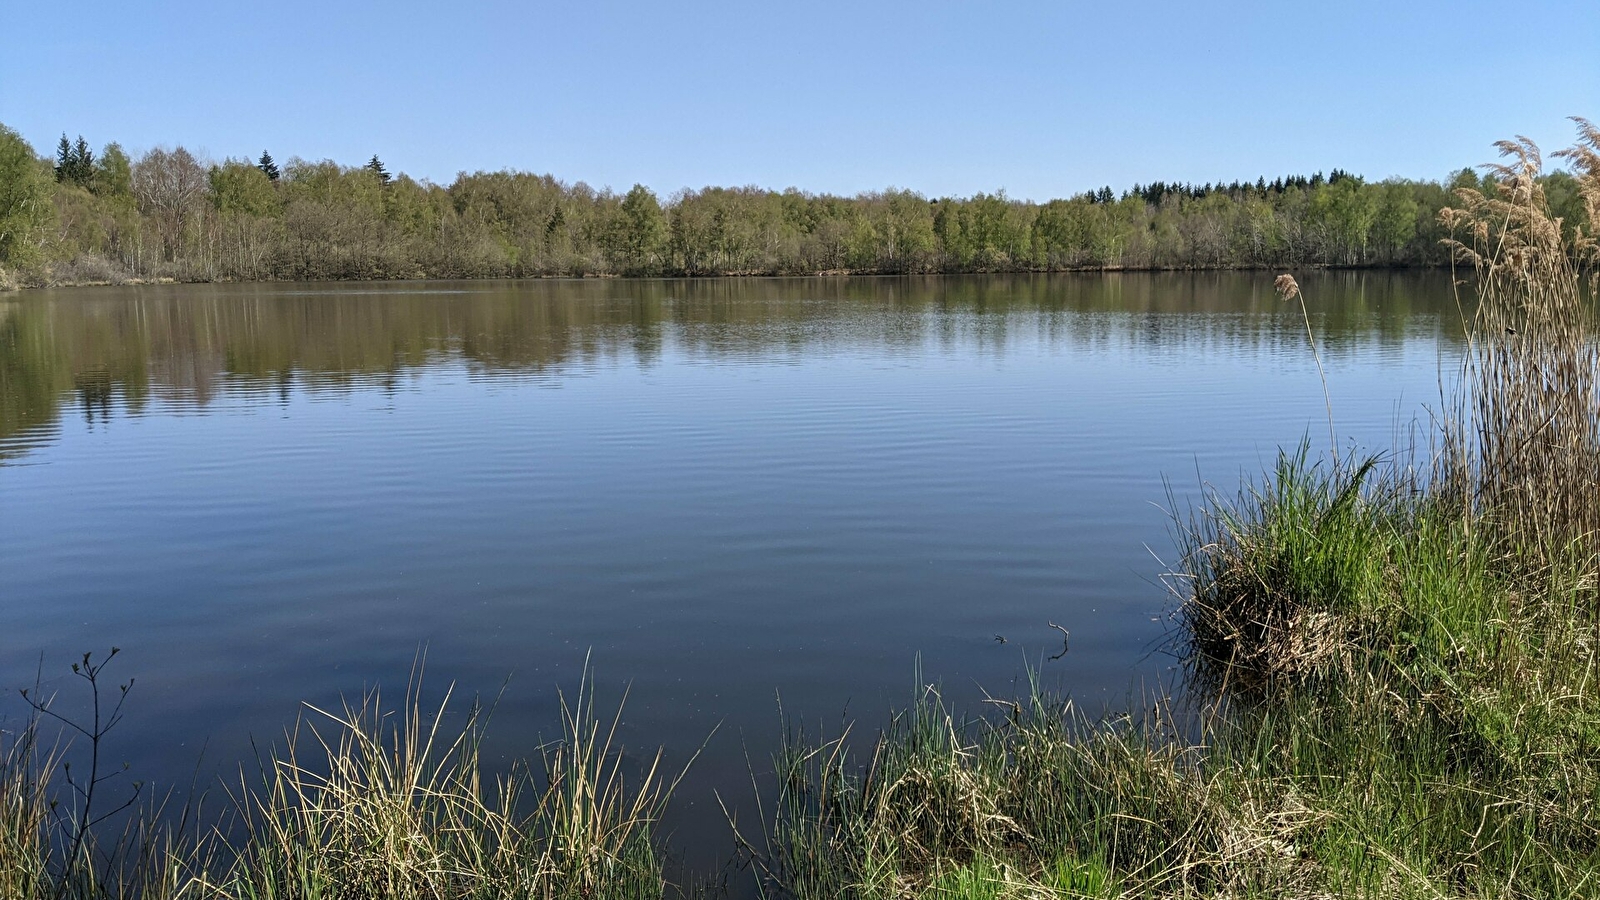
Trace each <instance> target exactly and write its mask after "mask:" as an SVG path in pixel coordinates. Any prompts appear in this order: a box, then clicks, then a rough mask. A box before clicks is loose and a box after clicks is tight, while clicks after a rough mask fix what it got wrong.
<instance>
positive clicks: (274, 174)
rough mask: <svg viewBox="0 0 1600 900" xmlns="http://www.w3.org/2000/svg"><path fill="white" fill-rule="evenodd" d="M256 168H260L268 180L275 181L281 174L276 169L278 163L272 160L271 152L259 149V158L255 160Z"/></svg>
mask: <svg viewBox="0 0 1600 900" xmlns="http://www.w3.org/2000/svg"><path fill="white" fill-rule="evenodd" d="M256 168H258V169H260V170H261V173H262V174H263V175H266V176H267V179H268V180H269V181H277V180H278V176H279V175H280V174H281V173H280V172H279V171H278V164H277V163H275V162H273V161H272V154H271V153H268V152H267V151H265V150H263V151H261V159H260V160H259V161H258V162H256Z"/></svg>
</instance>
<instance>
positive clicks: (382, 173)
mask: <svg viewBox="0 0 1600 900" xmlns="http://www.w3.org/2000/svg"><path fill="white" fill-rule="evenodd" d="M366 169H367V171H369V172H371V173H372V174H374V175H376V176H378V181H380V182H382V183H383V184H384V185H385V186H387V185H388V184H389V181H390V175H389V170H387V169H385V168H384V167H383V163H382V162H380V161H379V160H378V154H376V153H374V154H372V159H370V160H368V161H367V165H366Z"/></svg>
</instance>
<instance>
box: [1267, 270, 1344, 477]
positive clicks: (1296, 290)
mask: <svg viewBox="0 0 1600 900" xmlns="http://www.w3.org/2000/svg"><path fill="white" fill-rule="evenodd" d="M1272 289H1273V290H1275V291H1277V292H1278V296H1279V297H1282V298H1283V299H1285V300H1299V301H1300V315H1301V316H1302V317H1303V318H1304V319H1305V322H1306V340H1307V341H1308V342H1310V344H1311V358H1312V359H1314V360H1316V361H1317V378H1318V379H1320V380H1321V381H1322V403H1323V405H1324V406H1326V407H1327V408H1328V449H1330V450H1331V451H1333V457H1332V459H1333V465H1334V466H1335V467H1337V466H1338V465H1339V438H1338V437H1337V436H1336V435H1335V433H1334V430H1333V400H1332V399H1331V398H1330V397H1329V396H1328V375H1327V373H1326V372H1324V371H1322V354H1320V353H1318V352H1317V337H1316V335H1314V334H1312V332H1311V313H1310V312H1308V311H1307V310H1306V297H1305V295H1304V294H1302V293H1300V284H1299V283H1298V282H1296V281H1295V280H1294V276H1293V275H1290V274H1288V273H1287V272H1286V273H1284V274H1282V275H1279V276H1278V277H1277V278H1274V279H1272Z"/></svg>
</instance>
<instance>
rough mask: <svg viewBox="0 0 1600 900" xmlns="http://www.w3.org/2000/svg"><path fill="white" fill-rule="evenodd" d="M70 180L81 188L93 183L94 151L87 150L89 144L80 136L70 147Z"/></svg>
mask: <svg viewBox="0 0 1600 900" xmlns="http://www.w3.org/2000/svg"><path fill="white" fill-rule="evenodd" d="M72 180H73V181H74V182H76V183H77V184H79V185H81V186H82V187H88V186H89V185H90V184H91V183H92V182H93V181H94V151H93V150H90V149H89V142H88V141H86V140H84V139H83V135H81V134H80V135H78V142H77V143H76V144H74V145H73V146H72Z"/></svg>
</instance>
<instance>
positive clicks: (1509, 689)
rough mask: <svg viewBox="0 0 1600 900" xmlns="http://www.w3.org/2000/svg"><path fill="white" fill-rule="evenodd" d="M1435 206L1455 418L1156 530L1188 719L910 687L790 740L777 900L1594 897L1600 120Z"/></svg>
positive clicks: (1598, 768)
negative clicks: (913, 699) (1489, 186)
mask: <svg viewBox="0 0 1600 900" xmlns="http://www.w3.org/2000/svg"><path fill="white" fill-rule="evenodd" d="M1501 149H1502V150H1503V151H1504V152H1505V153H1507V154H1508V155H1510V156H1511V157H1512V159H1511V161H1510V162H1509V163H1508V164H1507V165H1504V166H1499V167H1496V168H1495V169H1494V173H1493V174H1494V176H1495V177H1496V179H1497V181H1498V182H1499V184H1500V185H1501V187H1500V189H1499V190H1498V191H1496V192H1493V193H1486V192H1482V191H1472V190H1468V191H1463V192H1461V193H1460V194H1459V195H1458V196H1459V206H1458V207H1457V208H1454V209H1452V210H1450V211H1449V212H1447V213H1446V215H1445V217H1444V219H1445V222H1446V224H1447V225H1449V226H1450V227H1451V228H1453V229H1455V230H1456V233H1458V234H1460V235H1461V238H1460V240H1459V242H1458V243H1455V244H1454V245H1453V250H1454V251H1455V252H1456V253H1458V254H1459V256H1460V258H1461V259H1462V260H1463V262H1464V263H1466V264H1467V265H1469V266H1471V267H1472V268H1474V269H1475V270H1476V284H1477V292H1478V298H1477V300H1478V304H1477V312H1476V314H1475V322H1474V324H1473V327H1472V328H1471V335H1470V337H1471V343H1470V346H1469V349H1468V353H1467V357H1466V364H1465V367H1464V371H1463V373H1462V383H1461V393H1460V395H1459V396H1458V398H1457V403H1456V405H1455V413H1456V414H1455V416H1454V417H1453V418H1450V419H1448V420H1447V421H1445V422H1444V423H1443V425H1442V428H1441V433H1439V434H1438V435H1436V436H1435V437H1436V439H1435V441H1434V444H1435V448H1436V451H1437V452H1436V453H1435V454H1433V455H1431V456H1430V457H1429V458H1428V459H1427V460H1425V461H1422V462H1420V463H1419V464H1418V465H1415V466H1413V465H1410V463H1411V462H1412V460H1408V459H1405V458H1397V457H1390V458H1388V459H1385V460H1379V459H1378V458H1369V459H1364V460H1358V459H1355V458H1344V459H1338V458H1328V459H1323V460H1320V461H1315V460H1313V459H1311V458H1310V456H1309V454H1308V452H1307V449H1306V447H1305V446H1302V448H1301V449H1300V450H1299V451H1298V452H1297V453H1288V454H1284V455H1282V456H1280V459H1279V461H1278V465H1277V467H1276V468H1275V470H1274V471H1272V472H1270V473H1268V474H1267V476H1266V477H1265V478H1264V480H1263V481H1262V482H1261V483H1259V484H1257V485H1254V486H1249V487H1247V488H1246V489H1245V490H1244V491H1243V493H1242V494H1241V495H1240V496H1239V497H1238V498H1237V499H1236V500H1226V501H1225V500H1223V499H1222V498H1217V497H1213V498H1212V501H1211V502H1210V503H1209V504H1208V505H1207V506H1205V507H1204V508H1202V509H1201V510H1199V511H1198V512H1197V513H1196V514H1195V515H1194V516H1193V517H1192V518H1191V519H1190V520H1189V521H1188V522H1187V523H1186V525H1185V527H1184V528H1183V529H1181V539H1182V540H1181V542H1182V544H1183V548H1182V549H1183V550H1184V551H1185V552H1184V556H1183V561H1184V562H1183V565H1182V566H1181V568H1180V572H1179V573H1177V574H1176V575H1175V582H1176V585H1177V593H1178V596H1179V598H1180V600H1181V603H1180V606H1179V609H1178V614H1179V628H1178V629H1177V637H1178V649H1179V651H1180V653H1181V655H1182V657H1183V659H1184V660H1185V662H1186V663H1187V667H1188V675H1189V678H1188V682H1187V686H1188V689H1189V691H1190V693H1189V694H1188V695H1187V696H1186V697H1185V698H1184V699H1185V701H1187V705H1185V704H1175V703H1174V702H1173V701H1168V700H1162V701H1158V702H1157V703H1156V704H1155V705H1154V707H1153V708H1152V709H1151V710H1150V712H1149V713H1140V714H1138V715H1132V716H1125V717H1122V718H1118V719H1113V720H1110V721H1103V722H1092V721H1089V720H1086V719H1085V718H1084V717H1082V716H1081V715H1079V714H1078V713H1076V712H1075V711H1074V710H1073V709H1072V707H1071V706H1070V705H1064V704H1059V703H1054V702H1052V701H1050V700H1049V699H1048V698H1044V697H1040V696H1039V695H1038V694H1037V692H1035V695H1034V696H1032V697H1029V698H1024V699H1023V700H1022V701H1021V702H1019V703H1016V704H1011V705H1009V707H1008V708H1006V709H1005V710H1003V711H1002V712H1001V713H998V714H992V715H989V716H987V717H984V718H980V719H976V720H966V721H960V720H958V719H957V718H956V717H955V716H954V715H953V714H952V713H950V712H949V711H947V710H946V709H945V708H944V707H943V706H942V704H941V703H940V702H939V701H938V698H937V696H936V695H933V694H930V695H929V696H927V697H924V698H922V700H920V701H919V703H918V704H917V705H916V706H914V707H913V708H912V709H911V710H910V711H908V712H907V713H905V714H904V715H903V716H902V717H901V718H900V719H898V720H897V721H896V722H895V723H894V724H893V725H892V726H891V727H890V728H889V729H887V730H886V731H885V732H884V733H883V735H882V736H881V737H880V738H879V740H878V741H877V743H876V744H875V745H874V746H873V747H872V749H871V751H870V754H869V755H868V757H867V758H866V759H865V760H864V761H857V760H853V759H852V757H851V755H850V753H849V748H848V747H847V745H846V743H845V742H844V741H843V740H838V741H834V742H831V743H820V744H819V743H818V742H816V741H810V742H807V741H800V742H797V743H796V744H795V745H794V746H793V747H792V748H791V750H790V751H789V753H788V754H787V755H786V756H785V757H784V759H783V761H782V763H781V765H780V776H781V777H780V785H781V787H782V795H781V802H780V804H779V807H778V811H777V813H776V815H775V817H774V822H773V825H772V827H771V829H770V832H771V834H773V835H775V840H773V841H771V843H770V845H769V846H770V847H771V849H770V851H769V852H767V853H766V854H761V853H760V852H759V851H756V852H757V857H758V858H759V859H762V860H763V862H764V865H765V871H766V873H767V875H768V877H769V878H770V880H771V882H772V883H773V884H775V885H778V886H780V887H782V888H783V889H784V890H785V891H786V892H788V893H789V894H791V895H793V896H797V897H808V898H809V897H818V898H820V897H840V896H850V897H901V896H955V897H963V898H999V897H1013V896H1015V897H1024V896H1026V897H1039V896H1071V897H1308V898H1309V897H1418V898H1423V897H1426V898H1440V897H1449V898H1457V897H1461V898H1466V897H1484V898H1487V897H1573V896H1596V895H1600V521H1597V518H1596V517H1597V512H1596V507H1595V504H1594V498H1595V489H1596V485H1597V484H1600V480H1597V478H1596V476H1597V474H1600V347H1597V344H1596V330H1595V316H1594V309H1593V305H1592V299H1590V298H1591V297H1592V296H1593V294H1592V292H1593V289H1594V284H1593V281H1592V278H1593V276H1592V275H1591V276H1588V277H1589V278H1590V279H1591V280H1590V284H1589V289H1590V291H1591V294H1590V297H1586V296H1585V294H1584V290H1583V280H1584V278H1585V276H1584V275H1582V274H1581V270H1580V269H1579V268H1578V267H1577V266H1576V265H1575V263H1574V261H1575V260H1583V259H1588V260H1590V261H1593V259H1594V255H1595V252H1596V245H1595V242H1594V236H1595V231H1594V230H1593V226H1594V225H1600V131H1597V130H1596V129H1594V128H1593V127H1590V126H1589V125H1588V124H1587V123H1582V130H1581V132H1580V142H1579V145H1578V146H1577V147H1576V148H1574V149H1573V150H1572V151H1568V153H1569V155H1570V157H1571V158H1572V159H1573V161H1574V162H1575V164H1576V168H1577V170H1578V171H1579V172H1580V181H1581V189H1582V193H1583V197H1584V202H1585V205H1586V215H1585V219H1586V221H1587V222H1588V223H1591V224H1590V226H1588V227H1587V228H1585V229H1580V230H1576V231H1572V230H1564V229H1563V228H1562V225H1561V223H1559V222H1558V221H1557V220H1556V219H1555V218H1554V217H1552V215H1551V212H1550V208H1549V205H1548V202H1547V198H1546V197H1545V196H1544V193H1543V189H1542V185H1541V183H1540V181H1539V179H1538V177H1537V176H1538V172H1539V169H1540V159H1539V156H1538V151H1537V149H1536V148H1534V147H1533V146H1532V145H1531V144H1528V143H1527V142H1525V141H1523V142H1515V143H1507V144H1504V145H1502V148H1501Z"/></svg>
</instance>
